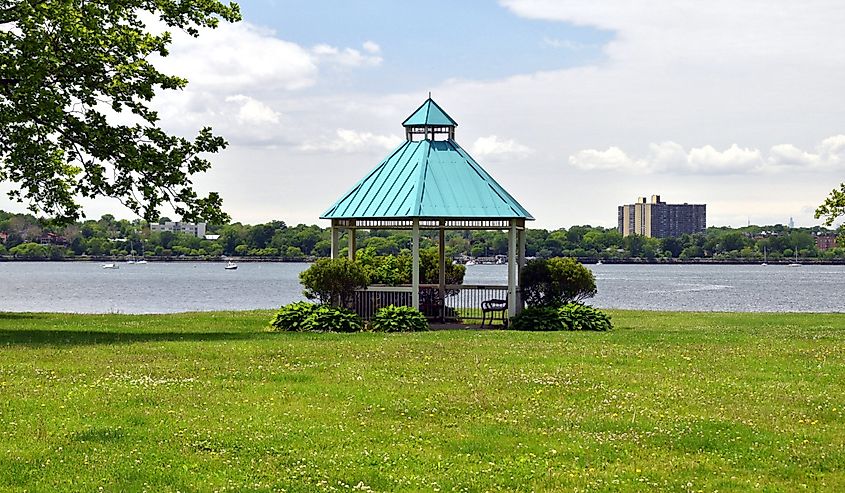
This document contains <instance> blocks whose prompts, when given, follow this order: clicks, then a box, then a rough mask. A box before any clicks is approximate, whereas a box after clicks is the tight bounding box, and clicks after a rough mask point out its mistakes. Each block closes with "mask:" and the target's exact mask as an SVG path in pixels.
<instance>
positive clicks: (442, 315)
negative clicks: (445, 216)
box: [438, 221, 446, 321]
mask: <svg viewBox="0 0 845 493" xmlns="http://www.w3.org/2000/svg"><path fill="white" fill-rule="evenodd" d="M444 222H445V221H440V266H439V267H440V277H439V279H438V282H439V283H440V319H441V321H445V319H446V230H445V229H443V225H444Z"/></svg>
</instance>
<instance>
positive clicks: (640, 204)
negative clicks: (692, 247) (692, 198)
mask: <svg viewBox="0 0 845 493" xmlns="http://www.w3.org/2000/svg"><path fill="white" fill-rule="evenodd" d="M617 223H618V229H619V232H620V233H622V236H628V235H631V234H637V235H642V236H648V237H651V238H668V237H672V236H681V235H682V234H684V233H699V232H701V231H704V230H705V229H707V205H706V204H667V203H666V202H662V201H661V200H660V195H652V196H651V202H646V198H645V197H640V198H638V199H637V202H636V203H634V204H627V205H620V206H619V209H618V211H617Z"/></svg>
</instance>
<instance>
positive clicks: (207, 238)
mask: <svg viewBox="0 0 845 493" xmlns="http://www.w3.org/2000/svg"><path fill="white" fill-rule="evenodd" d="M204 239H206V240H211V241H215V240H219V239H220V235H205V236H204Z"/></svg>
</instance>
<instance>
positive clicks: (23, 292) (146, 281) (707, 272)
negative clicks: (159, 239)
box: [0, 262, 845, 313]
mask: <svg viewBox="0 0 845 493" xmlns="http://www.w3.org/2000/svg"><path fill="white" fill-rule="evenodd" d="M118 265H119V267H120V268H119V269H103V268H102V264H99V263H95V262H0V311H15V312H27V311H31V312H70V313H174V312H187V311H216V310H249V309H267V308H278V307H279V306H280V305H283V304H286V303H290V302H292V301H296V300H301V299H303V297H302V288H301V286H300V284H299V273H300V272H301V271H302V270H304V269H306V268H307V267H308V264H305V263H277V262H248V263H247V262H244V263H241V264H240V265H239V268H238V269H237V270H225V269H224V268H223V267H224V264H223V263H214V262H150V263H148V264H140V265H139V264H123V263H121V264H118ZM588 267H589V268H590V269H591V270H592V271H593V273H594V274H595V276H596V285H597V287H598V295H597V296H596V297H595V298H593V299H592V300H590V301H589V303H590V304H592V305H594V306H598V307H601V308H625V309H635V310H670V311H742V312H845V266H841V265H804V266H800V267H789V266H786V265H769V266H762V265H618V264H612V265H610V264H605V265H591V266H588ZM464 282H465V283H467V284H506V283H507V269H506V266H504V265H474V266H469V267H468V268H467V274H466V278H465V280H464Z"/></svg>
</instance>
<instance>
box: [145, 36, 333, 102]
mask: <svg viewBox="0 0 845 493" xmlns="http://www.w3.org/2000/svg"><path fill="white" fill-rule="evenodd" d="M155 64H156V66H157V67H159V68H160V69H161V70H162V71H164V72H166V73H172V74H177V75H180V76H183V77H185V78H187V79H188V80H189V81H190V84H189V88H191V89H192V90H217V91H225V92H230V93H231V92H235V91H244V90H249V89H255V88H267V87H269V88H272V89H274V90H287V91H290V90H297V89H303V88H306V87H309V86H312V85H313V84H314V83H315V82H316V80H317V75H318V62H317V60H315V57H314V55H313V54H312V53H310V52H309V51H308V50H306V49H304V48H303V47H301V46H299V45H297V44H296V43H291V42H288V41H283V40H281V39H279V38H277V37H276V35H275V32H273V31H272V30H269V29H265V28H261V27H258V26H256V25H254V24H251V23H249V22H240V23H237V24H228V23H221V25H220V26H219V27H218V28H217V29H213V30H212V29H205V30H203V31H202V33H201V35H200V36H199V37H198V38H193V37H191V36H189V35H188V34H185V33H182V32H175V33H173V45H172V48H171V50H170V55H169V56H167V57H165V58H160V59H158V60H156V61H155Z"/></svg>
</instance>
